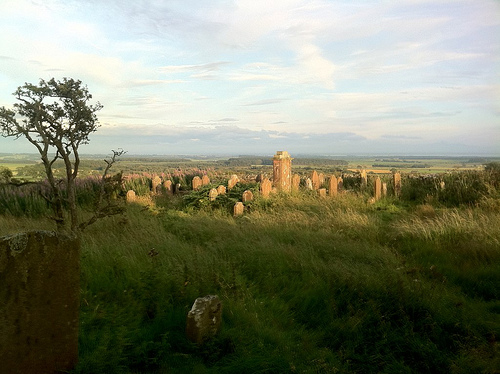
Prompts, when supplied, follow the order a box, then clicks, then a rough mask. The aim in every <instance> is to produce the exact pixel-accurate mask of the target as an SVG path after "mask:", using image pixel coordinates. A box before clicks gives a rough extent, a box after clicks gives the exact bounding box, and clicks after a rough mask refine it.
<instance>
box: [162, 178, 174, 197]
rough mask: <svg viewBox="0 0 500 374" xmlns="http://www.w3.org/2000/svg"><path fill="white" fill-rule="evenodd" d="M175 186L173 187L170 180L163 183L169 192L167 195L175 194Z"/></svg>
mask: <svg viewBox="0 0 500 374" xmlns="http://www.w3.org/2000/svg"><path fill="white" fill-rule="evenodd" d="M173 187H174V186H173V185H172V181H171V180H168V181H165V182H163V188H165V191H167V194H169V195H172V194H173V193H174V188H173Z"/></svg>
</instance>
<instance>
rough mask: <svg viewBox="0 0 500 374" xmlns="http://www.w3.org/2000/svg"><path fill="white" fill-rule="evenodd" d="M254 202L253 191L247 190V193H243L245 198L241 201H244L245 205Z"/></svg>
mask: <svg viewBox="0 0 500 374" xmlns="http://www.w3.org/2000/svg"><path fill="white" fill-rule="evenodd" d="M252 200H253V193H252V191H250V190H246V191H245V192H243V196H242V197H241V201H243V202H244V203H247V202H249V201H252Z"/></svg>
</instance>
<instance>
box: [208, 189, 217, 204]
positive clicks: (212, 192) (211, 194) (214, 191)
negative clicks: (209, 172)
mask: <svg viewBox="0 0 500 374" xmlns="http://www.w3.org/2000/svg"><path fill="white" fill-rule="evenodd" d="M217 196H219V193H218V192H217V189H215V188H212V189H211V190H210V192H209V193H208V198H209V199H210V201H215V199H217Z"/></svg>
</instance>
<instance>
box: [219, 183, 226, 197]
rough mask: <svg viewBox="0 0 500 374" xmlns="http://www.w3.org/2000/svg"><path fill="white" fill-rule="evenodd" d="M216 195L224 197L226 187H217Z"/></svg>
mask: <svg viewBox="0 0 500 374" xmlns="http://www.w3.org/2000/svg"><path fill="white" fill-rule="evenodd" d="M217 193H218V194H219V195H225V194H226V186H223V185H222V184H221V185H220V186H219V187H217Z"/></svg>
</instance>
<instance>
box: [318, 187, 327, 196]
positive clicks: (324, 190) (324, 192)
mask: <svg viewBox="0 0 500 374" xmlns="http://www.w3.org/2000/svg"><path fill="white" fill-rule="evenodd" d="M318 195H319V197H326V188H320V189H319V190H318Z"/></svg>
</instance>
